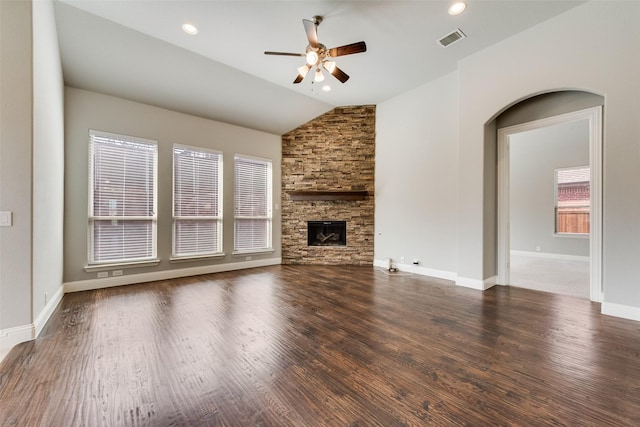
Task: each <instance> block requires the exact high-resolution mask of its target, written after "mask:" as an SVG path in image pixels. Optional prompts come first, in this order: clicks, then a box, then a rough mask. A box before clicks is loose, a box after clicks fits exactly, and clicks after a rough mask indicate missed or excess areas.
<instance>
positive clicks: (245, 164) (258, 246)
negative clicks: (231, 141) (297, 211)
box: [234, 155, 272, 252]
mask: <svg viewBox="0 0 640 427" xmlns="http://www.w3.org/2000/svg"><path fill="white" fill-rule="evenodd" d="M234 169H235V182H234V208H235V209H234V211H235V218H234V219H235V221H234V222H235V244H234V251H235V252H250V251H256V250H266V249H271V217H272V212H271V191H272V188H271V186H272V180H271V162H270V161H268V160H262V159H255V158H251V157H245V156H240V155H236V156H235V167H234Z"/></svg>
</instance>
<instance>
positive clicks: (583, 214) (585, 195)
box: [555, 166, 591, 234]
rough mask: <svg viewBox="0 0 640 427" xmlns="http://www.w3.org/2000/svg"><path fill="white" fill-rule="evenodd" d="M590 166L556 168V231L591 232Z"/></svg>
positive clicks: (568, 232)
mask: <svg viewBox="0 0 640 427" xmlns="http://www.w3.org/2000/svg"><path fill="white" fill-rule="evenodd" d="M589 175H590V169H589V166H582V167H576V168H563V169H556V179H555V184H556V185H555V192H556V233H558V234H589V211H590V207H591V202H590V194H589V183H590V176H589Z"/></svg>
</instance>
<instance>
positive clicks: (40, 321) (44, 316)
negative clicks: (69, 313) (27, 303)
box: [33, 285, 64, 338]
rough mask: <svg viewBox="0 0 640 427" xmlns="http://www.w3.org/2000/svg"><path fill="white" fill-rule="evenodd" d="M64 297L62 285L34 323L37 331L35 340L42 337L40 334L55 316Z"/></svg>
mask: <svg viewBox="0 0 640 427" xmlns="http://www.w3.org/2000/svg"><path fill="white" fill-rule="evenodd" d="M63 296H64V286H62V285H61V286H59V287H58V290H57V291H56V293H55V294H53V297H52V298H51V299H50V300H49V302H48V303H47V305H45V306H44V309H43V310H42V311H41V312H40V314H38V317H36V320H35V321H34V322H33V325H34V330H35V335H34V338H37V337H38V335H40V332H42V329H43V328H44V325H46V324H47V321H48V320H49V318H50V317H51V315H52V314H53V311H54V310H55V309H56V307H57V306H58V304H60V301H62V297H63Z"/></svg>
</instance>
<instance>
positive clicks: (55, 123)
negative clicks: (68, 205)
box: [32, 1, 64, 326]
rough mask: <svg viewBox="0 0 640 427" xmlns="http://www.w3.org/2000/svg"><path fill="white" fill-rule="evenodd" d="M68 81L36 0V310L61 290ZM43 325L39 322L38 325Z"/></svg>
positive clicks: (45, 7)
mask: <svg viewBox="0 0 640 427" xmlns="http://www.w3.org/2000/svg"><path fill="white" fill-rule="evenodd" d="M63 219H64V83H63V79H62V65H61V63H60V54H59V50H58V39H57V33H56V23H55V17H54V12H53V3H52V2H51V1H36V2H33V265H32V269H33V270H32V271H33V273H32V274H33V293H32V300H33V313H34V316H35V317H38V315H39V314H40V313H41V312H42V311H43V310H45V307H46V306H47V304H50V306H49V307H48V309H53V308H54V305H55V303H56V302H57V301H56V299H57V298H60V297H61V295H62V264H63V260H62V255H63V235H62V230H63ZM38 326H41V325H38Z"/></svg>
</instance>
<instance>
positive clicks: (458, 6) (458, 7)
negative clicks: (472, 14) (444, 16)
mask: <svg viewBox="0 0 640 427" xmlns="http://www.w3.org/2000/svg"><path fill="white" fill-rule="evenodd" d="M466 8H467V4H466V3H465V2H463V1H459V2H455V3H454V4H452V5H451V6H450V7H449V15H460V14H461V13H462V12H464V10H465V9H466Z"/></svg>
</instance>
